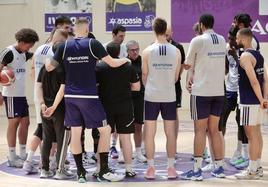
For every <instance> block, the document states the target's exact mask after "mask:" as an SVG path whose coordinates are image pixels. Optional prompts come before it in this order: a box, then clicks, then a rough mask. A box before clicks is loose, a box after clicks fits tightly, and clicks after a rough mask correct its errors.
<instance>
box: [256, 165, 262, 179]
mask: <svg viewBox="0 0 268 187" xmlns="http://www.w3.org/2000/svg"><path fill="white" fill-rule="evenodd" d="M257 175H258V176H259V177H263V168H262V167H259V168H258V169H257Z"/></svg>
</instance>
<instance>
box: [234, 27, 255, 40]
mask: <svg viewBox="0 0 268 187" xmlns="http://www.w3.org/2000/svg"><path fill="white" fill-rule="evenodd" d="M238 33H239V34H240V35H242V36H246V37H250V38H252V37H253V33H252V31H251V29H250V28H243V29H240V30H239V31H238Z"/></svg>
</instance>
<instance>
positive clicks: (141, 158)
mask: <svg viewBox="0 0 268 187" xmlns="http://www.w3.org/2000/svg"><path fill="white" fill-rule="evenodd" d="M135 158H136V160H137V161H138V162H140V163H146V162H147V158H146V157H145V156H143V154H136V155H135Z"/></svg>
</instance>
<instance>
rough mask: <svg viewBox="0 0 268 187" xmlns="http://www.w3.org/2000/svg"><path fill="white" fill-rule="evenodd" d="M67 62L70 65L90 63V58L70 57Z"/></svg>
mask: <svg viewBox="0 0 268 187" xmlns="http://www.w3.org/2000/svg"><path fill="white" fill-rule="evenodd" d="M67 60H68V61H69V63H71V64H73V63H76V64H77V63H89V57H88V56H76V57H68V58H67Z"/></svg>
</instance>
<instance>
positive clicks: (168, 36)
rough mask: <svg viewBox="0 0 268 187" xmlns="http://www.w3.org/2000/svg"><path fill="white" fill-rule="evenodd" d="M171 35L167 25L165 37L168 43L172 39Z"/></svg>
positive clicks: (171, 32)
mask: <svg viewBox="0 0 268 187" xmlns="http://www.w3.org/2000/svg"><path fill="white" fill-rule="evenodd" d="M172 35H173V31H172V27H171V25H168V26H167V30H166V37H167V41H168V42H169V41H170V40H171V39H172Z"/></svg>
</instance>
